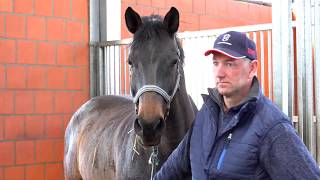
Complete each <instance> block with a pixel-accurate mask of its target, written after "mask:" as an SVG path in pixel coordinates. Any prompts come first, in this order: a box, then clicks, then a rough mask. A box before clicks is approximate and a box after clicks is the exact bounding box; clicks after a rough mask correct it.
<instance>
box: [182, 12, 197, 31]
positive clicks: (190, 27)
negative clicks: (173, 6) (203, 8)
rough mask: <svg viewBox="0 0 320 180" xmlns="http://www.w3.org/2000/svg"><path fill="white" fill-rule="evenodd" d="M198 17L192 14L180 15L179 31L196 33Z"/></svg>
mask: <svg viewBox="0 0 320 180" xmlns="http://www.w3.org/2000/svg"><path fill="white" fill-rule="evenodd" d="M198 30H199V15H197V14H194V13H181V15H180V27H179V31H198Z"/></svg>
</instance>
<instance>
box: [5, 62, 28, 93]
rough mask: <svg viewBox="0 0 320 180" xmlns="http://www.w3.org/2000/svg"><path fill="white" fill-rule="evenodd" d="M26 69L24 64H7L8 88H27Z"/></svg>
mask: <svg viewBox="0 0 320 180" xmlns="http://www.w3.org/2000/svg"><path fill="white" fill-rule="evenodd" d="M25 87H26V69H25V67H23V66H7V88H25Z"/></svg>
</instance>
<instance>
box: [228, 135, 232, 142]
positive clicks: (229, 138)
mask: <svg viewBox="0 0 320 180" xmlns="http://www.w3.org/2000/svg"><path fill="white" fill-rule="evenodd" d="M231 139H232V133H230V134H229V135H228V140H229V141H231Z"/></svg>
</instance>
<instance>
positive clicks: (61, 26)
mask: <svg viewBox="0 0 320 180" xmlns="http://www.w3.org/2000/svg"><path fill="white" fill-rule="evenodd" d="M65 26H66V23H65V20H64V19H58V18H51V19H47V39H48V40H52V41H63V40H64V39H65V31H66V30H65V29H66V27H65Z"/></svg>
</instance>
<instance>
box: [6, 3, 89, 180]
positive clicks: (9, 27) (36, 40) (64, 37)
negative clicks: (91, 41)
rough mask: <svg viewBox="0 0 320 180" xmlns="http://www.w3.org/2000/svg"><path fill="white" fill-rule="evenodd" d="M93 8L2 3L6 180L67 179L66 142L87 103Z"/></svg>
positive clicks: (49, 4) (75, 5)
mask: <svg viewBox="0 0 320 180" xmlns="http://www.w3.org/2000/svg"><path fill="white" fill-rule="evenodd" d="M88 2H89V1H88V0H0V180H4V179H6V180H9V179H10V180H11V179H25V180H34V179H46V180H49V179H52V180H58V179H63V164H62V161H63V143H64V142H63V136H64V130H65V126H66V124H67V122H68V121H69V119H70V116H71V115H72V113H73V112H74V111H75V109H76V108H78V107H79V106H80V104H82V103H83V102H84V101H85V100H87V99H88V98H89V67H88V62H89V57H88Z"/></svg>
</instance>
